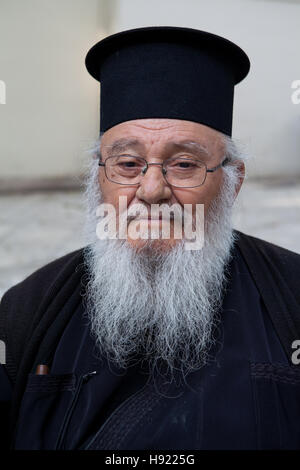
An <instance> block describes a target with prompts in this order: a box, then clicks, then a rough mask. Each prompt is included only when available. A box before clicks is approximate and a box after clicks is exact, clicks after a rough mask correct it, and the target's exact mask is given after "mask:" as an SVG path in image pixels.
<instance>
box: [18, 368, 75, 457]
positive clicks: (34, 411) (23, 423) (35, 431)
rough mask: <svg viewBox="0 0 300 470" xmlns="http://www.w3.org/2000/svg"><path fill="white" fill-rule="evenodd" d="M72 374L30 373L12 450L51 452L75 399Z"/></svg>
mask: <svg viewBox="0 0 300 470" xmlns="http://www.w3.org/2000/svg"><path fill="white" fill-rule="evenodd" d="M77 382H78V379H77V377H76V375H75V374H72V373H71V374H59V375H54V374H53V375H52V374H47V375H35V374H29V376H28V380H27V385H26V389H25V392H24V395H23V399H22V403H21V407H20V413H19V419H18V425H17V432H16V440H15V446H14V448H15V449H53V448H54V446H55V443H56V440H57V436H58V434H59V430H60V428H61V425H62V423H63V421H64V417H65V414H66V411H67V409H68V407H69V403H70V402H71V400H72V397H73V396H74V393H75V390H76V386H77Z"/></svg>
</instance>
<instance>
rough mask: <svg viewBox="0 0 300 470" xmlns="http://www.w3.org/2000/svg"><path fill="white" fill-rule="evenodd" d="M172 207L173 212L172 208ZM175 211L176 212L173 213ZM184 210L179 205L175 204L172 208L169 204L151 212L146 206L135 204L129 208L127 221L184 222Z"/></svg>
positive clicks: (152, 209) (155, 208)
mask: <svg viewBox="0 0 300 470" xmlns="http://www.w3.org/2000/svg"><path fill="white" fill-rule="evenodd" d="M171 207H172V212H170V208H171ZM173 211H174V212H173ZM182 217H183V210H182V208H181V206H180V205H179V204H173V205H172V206H170V205H168V204H161V205H159V206H158V208H157V207H154V208H153V207H151V209H150V210H149V209H148V208H147V207H146V206H145V205H144V204H140V203H137V204H133V205H132V206H130V207H128V208H127V220H128V222H131V221H132V220H145V219H148V220H165V221H169V220H176V221H182Z"/></svg>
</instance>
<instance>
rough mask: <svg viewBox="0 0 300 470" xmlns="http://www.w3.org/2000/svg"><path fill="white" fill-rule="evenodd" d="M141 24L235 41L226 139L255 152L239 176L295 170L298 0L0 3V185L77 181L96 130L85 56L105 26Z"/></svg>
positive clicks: (95, 91)
mask: <svg viewBox="0 0 300 470" xmlns="http://www.w3.org/2000/svg"><path fill="white" fill-rule="evenodd" d="M146 25H174V26H175V25H176V26H189V27H194V28H199V29H204V30H208V31H211V32H213V33H216V34H219V35H223V36H225V37H227V38H228V39H231V40H232V41H234V42H236V43H237V44H239V45H240V46H241V47H242V48H244V49H245V51H246V52H247V53H248V55H249V57H250V59H251V63H252V68H251V72H250V75H249V76H248V77H247V78H246V80H245V81H244V82H242V83H241V84H240V85H238V86H237V87H236V92H235V109H234V127H233V136H235V137H236V138H238V139H241V140H242V142H244V143H246V144H247V146H248V150H249V152H250V154H252V155H253V156H254V157H255V158H254V159H253V160H252V162H251V163H250V164H249V167H248V175H249V176H251V177H269V176H271V177H292V178H295V177H297V176H299V175H300V158H299V143H300V104H299V105H296V104H293V103H292V100H291V95H292V93H293V89H292V88H291V86H292V82H293V81H294V80H297V79H300V70H299V67H300V64H299V62H300V59H298V60H297V58H299V44H300V27H299V26H300V1H299V0H282V1H280V0H226V1H224V0H209V1H208V0H186V1H182V0H163V1H161V0H152V1H151V2H149V1H148V0H0V80H2V81H3V82H4V83H5V85H6V104H1V105H0V133H1V134H0V157H1V158H0V183H1V185H2V188H4V187H5V188H8V189H10V188H13V187H20V186H21V187H22V186H24V185H25V186H26V185H27V186H36V185H37V186H39V185H43V184H44V185H50V186H51V184H52V185H57V186H62V187H64V186H66V185H68V184H71V185H72V184H73V185H76V184H77V176H78V175H79V174H80V173H81V170H82V161H83V159H84V158H85V157H84V156H83V155H84V154H83V150H84V149H85V148H86V147H87V146H88V145H89V142H90V141H91V140H92V139H94V138H96V137H97V134H98V129H99V109H98V108H99V85H98V82H96V81H95V80H93V79H92V78H91V77H90V76H89V75H88V73H87V72H86V69H85V66H84V58H85V54H86V52H87V50H88V49H89V47H90V46H92V45H93V44H94V43H95V42H96V41H98V40H100V39H102V38H103V37H104V36H106V35H108V34H110V33H114V32H117V31H120V30H124V29H128V28H134V27H140V26H146ZM178 67H180V64H178Z"/></svg>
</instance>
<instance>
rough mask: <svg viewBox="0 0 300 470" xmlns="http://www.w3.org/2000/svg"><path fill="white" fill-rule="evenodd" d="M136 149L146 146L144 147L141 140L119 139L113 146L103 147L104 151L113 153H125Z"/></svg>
mask: <svg viewBox="0 0 300 470" xmlns="http://www.w3.org/2000/svg"><path fill="white" fill-rule="evenodd" d="M135 147H144V146H143V143H142V142H141V141H140V140H138V139H135V138H131V139H126V138H123V139H117V140H115V141H114V142H113V143H112V144H111V145H104V146H103V148H104V149H108V150H110V151H112V152H115V151H123V150H126V149H129V148H135Z"/></svg>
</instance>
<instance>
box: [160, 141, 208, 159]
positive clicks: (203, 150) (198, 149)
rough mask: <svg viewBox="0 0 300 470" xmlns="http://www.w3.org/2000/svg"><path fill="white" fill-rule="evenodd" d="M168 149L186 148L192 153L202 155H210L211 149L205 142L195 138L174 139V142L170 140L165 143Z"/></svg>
mask: <svg viewBox="0 0 300 470" xmlns="http://www.w3.org/2000/svg"><path fill="white" fill-rule="evenodd" d="M165 149H166V150H169V151H171V150H173V149H176V150H184V151H188V152H192V153H196V154H197V155H200V156H203V155H204V156H206V157H209V155H210V154H209V151H208V149H207V147H206V146H205V145H204V144H200V143H199V142H195V141H193V140H183V141H178V142H176V141H173V142H168V143H167V144H166V145H165Z"/></svg>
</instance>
